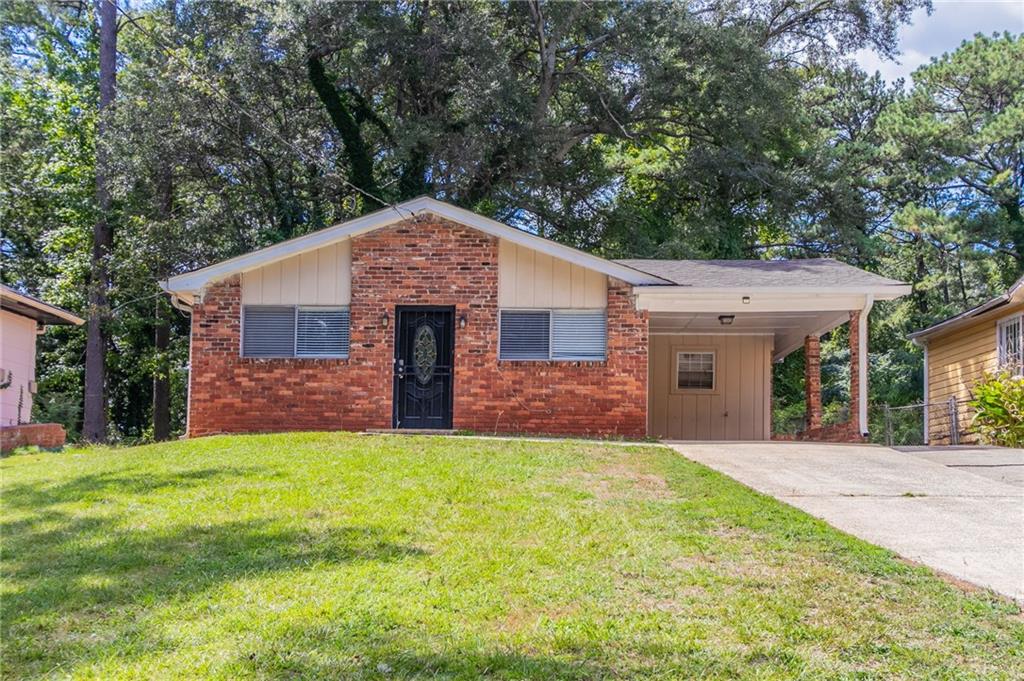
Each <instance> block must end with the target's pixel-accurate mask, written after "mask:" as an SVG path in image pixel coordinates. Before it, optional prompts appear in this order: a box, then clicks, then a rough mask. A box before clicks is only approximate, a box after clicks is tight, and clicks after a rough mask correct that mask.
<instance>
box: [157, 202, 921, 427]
mask: <svg viewBox="0 0 1024 681" xmlns="http://www.w3.org/2000/svg"><path fill="white" fill-rule="evenodd" d="M163 285H164V288H165V289H166V290H167V291H168V292H169V293H170V294H171V296H172V297H173V301H174V303H175V305H177V306H178V307H180V308H182V309H184V310H186V311H189V312H190V313H191V315H192V335H191V372H190V379H189V408H188V434H189V435H190V436H198V435H208V434H213V433H237V432H264V431H284V430H312V429H316V430H370V429H392V428H399V429H401V428H410V429H459V430H471V431H479V432H499V433H544V434H575V435H604V436H624V437H643V436H648V435H650V436H656V437H664V438H672V439H697V440H764V439H770V438H771V436H772V432H771V394H772V391H771V364H772V362H773V361H779V360H781V359H782V358H783V357H785V356H786V355H788V354H789V353H791V352H793V351H794V350H796V349H797V348H800V347H804V348H805V349H806V351H807V357H808V361H807V364H806V367H807V369H806V370H807V386H808V400H807V404H808V414H807V426H808V430H807V431H806V433H805V434H804V435H805V436H806V437H809V438H821V439H840V440H856V439H859V438H860V437H861V436H862V434H864V433H866V432H867V418H866V414H867V403H866V390H864V389H863V388H864V387H866V375H867V314H868V312H869V311H870V309H871V306H872V303H873V302H874V301H876V300H889V299H892V298H896V297H899V296H901V295H904V294H906V293H907V292H908V291H909V287H907V286H905V285H903V284H901V283H900V282H897V281H893V280H890V279H885V278H883V277H880V276H877V275H875V274H871V273H868V272H865V271H862V270H859V269H857V268H854V267H850V266H848V265H844V264H842V263H839V262H836V261H834V260H799V261H788V262H783V261H775V262H765V261H668V260H619V261H613V260H605V259H603V258H600V257H597V256H594V255H591V254H588V253H584V252H582V251H578V250H576V249H573V248H570V247H568V246H564V245H561V244H558V243H555V242H553V241H550V240H547V239H544V238H541V237H539V236H536V235H534V234H530V233H527V232H524V231H522V230H519V229H516V228H514V227H510V226H508V225H505V224H502V223H500V222H496V221H495V220H491V219H489V218H486V217H482V216H480V215H477V214H475V213H472V212H470V211H467V210H464V209H461V208H457V207H455V206H452V205H450V204H447V203H443V202H441V201H437V200H434V199H431V198H426V197H422V198H418V199H413V200H410V201H406V202H404V203H401V204H398V205H397V206H393V207H389V208H386V209H384V210H380V211H378V212H375V213H371V214H369V215H365V216H363V217H360V218H357V219H354V220H351V221H348V222H345V223H342V224H339V225H336V226H334V227H329V228H327V229H323V230H320V231H318V232H314V233H312V234H307V235H305V236H301V237H298V238H295V239H292V240H290V241H285V242H282V243H279V244H276V245H273V246H270V247H267V248H264V249H261V250H258V251H255V252H252V253H248V254H246V255H242V256H239V257H237V258H232V259H230V260H226V261H224V262H220V263H217V264H214V265H211V266H209V267H205V268H203V269H200V270H196V271H194V272H188V273H186V274H181V275H178V276H175V277H172V278H170V279H169V280H168V281H166V282H164V283H163ZM843 323H849V324H850V325H851V334H850V336H851V351H852V352H851V357H852V366H851V372H850V373H851V376H852V380H851V396H852V398H853V402H854V405H853V408H851V409H850V413H851V417H850V420H849V422H848V423H844V424H839V425H838V426H831V427H829V428H822V426H821V396H820V376H819V363H818V337H819V336H820V335H821V334H823V333H826V332H827V331H829V330H831V329H833V328H835V327H837V326H839V325H841V324H843Z"/></svg>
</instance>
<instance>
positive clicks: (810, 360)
mask: <svg viewBox="0 0 1024 681" xmlns="http://www.w3.org/2000/svg"><path fill="white" fill-rule="evenodd" d="M804 405H805V409H806V413H805V415H804V418H805V420H806V421H807V423H806V424H805V426H804V430H815V429H817V428H821V340H820V339H819V338H818V336H807V337H806V338H804Z"/></svg>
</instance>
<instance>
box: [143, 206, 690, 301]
mask: <svg viewBox="0 0 1024 681" xmlns="http://www.w3.org/2000/svg"><path fill="white" fill-rule="evenodd" d="M428 213H429V214H433V215H436V216H438V217H440V218H444V219H446V220H450V221H452V222H456V223H458V224H460V225H465V226H466V227H471V228H473V229H477V230H479V231H481V232H484V233H485V234H490V235H491V236H495V237H499V238H501V239H505V240H507V241H510V242H512V243H515V244H518V245H520V246H526V247H527V248H532V249H534V250H536V251H540V252H542V253H546V254H547V255H550V256H552V257H555V258H559V259H561V260H566V261H568V262H571V263H574V264H576V265H580V266H581V267H585V268H587V269H591V270H594V271H596V272H600V273H602V274H606V275H608V276H612V277H615V278H617V279H621V280H622V281H625V282H626V283H628V284H634V285H641V284H645V285H658V284H661V285H667V284H670V283H671V282H668V281H665V280H664V279H661V278H660V277H658V276H656V275H654V274H651V273H649V272H644V271H641V270H638V269H636V268H633V267H630V266H629V265H625V264H622V263H617V262H614V261H612V260H605V259H604V258H600V257H598V256H596V255H591V254H590V253H585V252H583V251H580V250H577V249H575V248H571V247H569V246H565V245H563V244H560V243H557V242H554V241H551V240H550V239H545V238H543V237H540V236H537V235H536V234H530V233H529V232H524V231H523V230H521V229H516V228H515V227H511V226H509V225H506V224H503V223H501V222H498V221H497V220H492V219H491V218H487V217H484V216H482V215H478V214H477V213H474V212H472V211H468V210H466V209H464V208H459V207H458V206H453V205H452V204H450V203H445V202H444V201H438V200H437V199H432V198H430V197H428V196H421V197H419V198H415V199H410V200H409V201H403V202H402V203H399V204H396V205H394V206H389V207H387V208H383V209H381V210H378V211H376V212H373V213H368V214H366V215H363V216H361V217H358V218H355V219H353V220H349V221H347V222H342V223H340V224H337V225H334V226H333V227H327V228H325V229H321V230H319V231H317V232H312V233H311V234H306V235H303V236H300V237H296V238H294V239H289V240H288V241H282V242H281V243H278V244H274V245H273V246H267V247H266V248H261V249H259V250H257V251H252V252H250V253H246V254H245V255H240V256H238V257H235V258H231V259H229V260H224V261H221V262H219V263H215V264H213V265H210V266H208V267H204V268H202V269H198V270H194V271H192V272H186V273H184V274H179V275H177V276H173V277H171V278H170V279H168V280H167V281H166V282H162V284H161V285H162V286H163V288H164V290H166V291H168V292H170V293H174V294H192V295H194V294H196V293H198V292H199V291H200V290H202V288H203V287H204V286H205V285H206V284H208V283H209V282H211V281H216V280H218V279H223V278H224V277H228V276H231V275H233V274H239V273H241V272H245V271H247V270H251V269H254V268H257V267H262V266H264V265H269V264H270V263H273V262H275V261H278V260H283V259H285V258H290V257H292V256H294V255H298V254H299V253H304V252H306V251H311V250H314V249H317V248H321V247H322V246H327V245H329V244H332V243H335V242H337V241H341V240H342V239H346V238H349V237H353V236H357V235H359V234H365V233H367V232H371V231H373V230H376V229H381V228H382V227H387V226H389V225H393V224H395V223H398V222H401V221H403V220H408V219H409V218H412V217H416V216H418V215H424V214H428Z"/></svg>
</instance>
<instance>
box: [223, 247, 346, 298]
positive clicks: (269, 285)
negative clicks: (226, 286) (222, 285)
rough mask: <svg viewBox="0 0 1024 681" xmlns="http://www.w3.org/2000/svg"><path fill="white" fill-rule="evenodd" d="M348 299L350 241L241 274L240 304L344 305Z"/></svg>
mask: <svg viewBox="0 0 1024 681" xmlns="http://www.w3.org/2000/svg"><path fill="white" fill-rule="evenodd" d="M351 298H352V240H351V239H345V240H343V241H339V242H337V243H333V244H330V245H327V246H323V247H322V248H318V249H316V250H312V251H307V252H305V253H300V254H298V255H294V256H292V257H290V258H286V259H284V260H279V261H277V262H273V263H270V264H269V265H264V266H263V267H260V268H257V269H253V270H249V271H248V272H243V273H242V304H243V305H323V306H342V305H348V304H349V302H350V301H351Z"/></svg>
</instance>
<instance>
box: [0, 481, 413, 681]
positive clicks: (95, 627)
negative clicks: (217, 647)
mask: <svg viewBox="0 0 1024 681" xmlns="http://www.w3.org/2000/svg"><path fill="white" fill-rule="evenodd" d="M244 472H245V471H244V470H243V469H231V468H228V469H224V468H220V469H204V470H200V471H191V472H186V473H183V474H176V475H168V476H153V475H149V474H146V475H139V476H137V477H135V476H126V475H124V474H119V475H89V476H83V477H80V478H76V479H74V480H71V481H69V482H67V483H63V484H60V485H54V486H49V487H38V486H33V485H18V486H14V487H11V488H9V489H8V490H6V491H5V492H4V495H3V500H2V504H3V506H4V507H5V508H7V509H12V508H13V509H19V510H23V511H24V510H29V509H37V512H36V513H33V514H31V515H30V516H27V517H25V518H21V519H18V520H13V521H9V522H5V523H3V524H2V525H0V536H2V537H3V576H4V581H5V582H6V588H7V592H6V593H5V595H4V603H3V622H2V627H0V632H2V638H3V640H4V641H5V642H9V643H11V644H13V645H10V646H4V651H3V658H4V664H5V666H7V667H8V668H11V663H12V662H14V661H15V660H16V658H18V657H20V656H22V655H24V656H25V659H24V660H23V661H24V662H28V661H29V660H31V659H32V657H31V656H32V653H31V652H26V650H25V649H26V648H37V649H38V648H39V647H43V648H45V651H46V652H45V656H46V657H47V658H48V659H47V660H46V663H47V664H50V665H51V666H52V665H53V663H55V662H57V661H64V662H68V663H70V662H72V661H73V663H74V664H76V665H77V664H80V663H82V662H87V661H89V660H95V659H99V658H100V657H102V656H103V655H105V654H109V653H110V652H112V651H113V650H117V653H118V654H119V655H120V654H124V651H125V650H126V649H127V650H131V651H133V654H135V653H134V651H138V653H140V654H141V653H142V652H143V651H144V650H145V649H147V648H149V649H152V648H153V647H154V646H155V647H160V642H159V641H158V640H157V639H156V638H155V636H154V632H150V631H147V630H146V629H145V625H144V624H143V622H144V621H145V619H146V617H145V615H144V614H143V613H144V612H145V611H146V610H150V609H152V608H155V607H159V606H160V605H161V603H163V602H167V601H171V600H173V599H175V598H178V597H187V598H193V597H195V596H196V595H199V594H202V592H204V591H206V590H209V589H213V588H216V587H217V586H219V585H221V584H226V583H230V582H232V581H235V580H238V579H242V578H249V577H258V576H260V575H264V574H267V573H273V572H278V571H293V570H301V569H307V568H309V569H312V568H317V567H324V566H331V565H338V564H342V563H354V562H363V561H381V562H390V561H396V560H401V559H404V558H408V557H415V556H418V555H422V554H423V551H422V550H421V549H419V548H417V547H415V546H414V545H412V544H411V543H410V542H409V541H408V537H405V536H401V535H399V534H398V533H395V532H386V531H384V530H382V529H380V528H376V527H364V526H337V527H330V526H326V527H325V526H317V527H314V528H309V527H304V526H301V525H298V524H296V523H294V519H293V518H290V517H285V518H281V519H277V518H275V519H272V520H264V519H256V520H246V521H235V522H227V523H221V524H214V525H202V526H196V525H193V524H190V523H185V522H183V523H180V524H176V525H172V526H167V525H162V526H160V527H158V528H153V529H149V528H145V527H143V528H141V529H137V528H132V527H126V526H125V520H126V519H127V518H128V517H129V515H128V514H129V513H130V504H131V502H132V500H129V501H128V511H127V512H125V511H124V509H123V507H121V505H122V504H124V503H125V501H124V500H117V504H118V506H119V508H118V509H117V512H115V513H103V514H102V515H87V514H86V513H87V512H84V513H80V514H75V513H70V512H67V511H64V510H62V509H59V508H57V507H56V506H57V505H58V504H61V503H64V502H70V501H81V500H83V499H89V500H94V501H95V502H96V503H97V504H104V503H108V502H109V500H110V497H111V496H112V495H114V494H117V493H124V492H129V493H135V494H146V493H150V492H154V491H157V490H159V489H161V488H163V487H168V486H175V487H178V488H180V487H182V486H189V485H196V484H201V483H204V482H210V481H211V480H213V479H214V478H216V477H218V476H221V475H239V474H242V473H244ZM55 628H56V629H60V630H64V629H67V628H70V630H72V631H77V632H79V634H81V635H79V636H72V637H67V638H61V637H59V636H51V633H52V632H53V631H54V629H55ZM90 635H91V636H96V635H100V636H101V638H103V639H104V640H107V641H109V642H110V646H111V647H109V648H107V649H106V652H104V650H103V647H102V646H97V645H89V644H88V637H89V636H90ZM24 636H28V637H31V639H32V640H31V641H28V640H25V641H24V643H25V644H30V645H19V644H18V643H17V642H18V641H19V639H20V638H22V637H24ZM129 641H130V643H129ZM17 668H18V665H17V664H15V665H14V669H17Z"/></svg>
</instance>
